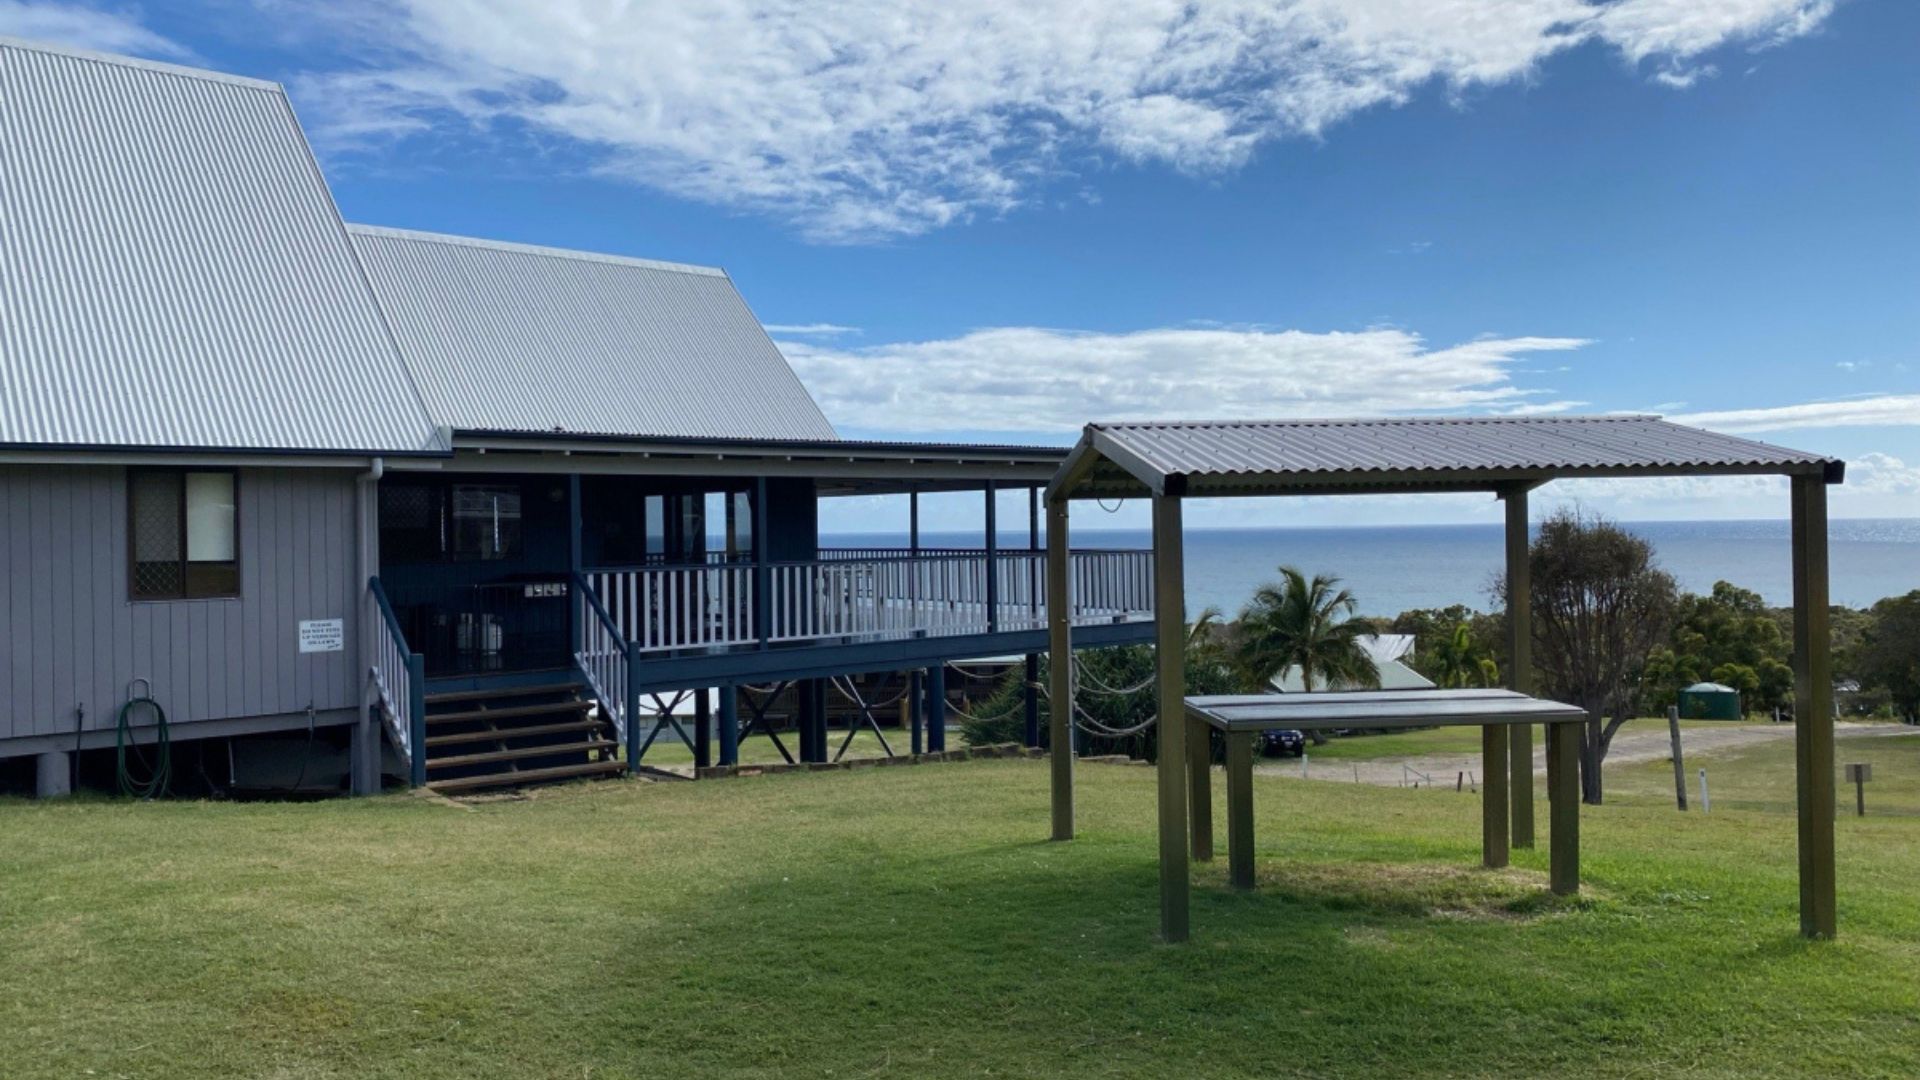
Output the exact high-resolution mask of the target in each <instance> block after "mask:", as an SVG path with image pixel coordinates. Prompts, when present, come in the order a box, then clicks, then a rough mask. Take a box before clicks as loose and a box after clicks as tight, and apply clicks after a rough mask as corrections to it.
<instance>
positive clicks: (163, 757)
mask: <svg viewBox="0 0 1920 1080" xmlns="http://www.w3.org/2000/svg"><path fill="white" fill-rule="evenodd" d="M137 681H139V680H137ZM142 705H145V706H146V707H148V708H150V709H152V710H153V727H154V740H153V749H154V757H153V760H152V761H151V762H149V761H148V760H147V756H146V755H145V754H143V753H141V751H140V747H139V745H138V744H137V743H135V742H134V741H133V711H134V710H135V709H137V708H139V707H140V706H142ZM113 743H114V771H115V773H116V774H117V775H118V779H119V781H120V794H122V795H125V796H128V797H130V798H135V799H152V798H155V797H157V796H161V795H165V794H166V793H167V785H168V784H169V783H170V782H172V780H173V738H172V736H171V735H170V734H169V733H168V731H167V710H165V709H163V708H161V707H160V703H159V702H157V701H155V700H153V695H152V694H151V693H146V694H137V695H132V696H130V697H128V698H127V703H126V704H125V705H122V706H120V718H119V722H118V723H117V724H116V725H115V728H114V737H113ZM129 747H132V749H133V759H134V761H133V763H134V766H135V767H136V768H137V769H138V770H139V771H140V772H141V773H143V774H145V775H144V778H142V777H136V776H135V775H134V769H130V768H128V767H127V749H128V748H129Z"/></svg>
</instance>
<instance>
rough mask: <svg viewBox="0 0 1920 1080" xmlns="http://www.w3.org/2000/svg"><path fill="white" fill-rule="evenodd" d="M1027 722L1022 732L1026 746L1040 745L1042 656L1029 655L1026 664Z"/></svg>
mask: <svg viewBox="0 0 1920 1080" xmlns="http://www.w3.org/2000/svg"><path fill="white" fill-rule="evenodd" d="M1026 676H1027V677H1026V700H1025V708H1026V718H1025V719H1026V722H1025V724H1024V725H1023V728H1024V729H1023V730H1022V732H1021V736H1022V739H1021V741H1022V742H1024V743H1025V744H1026V745H1028V746H1030V747H1032V746H1039V745H1040V654H1039V653H1028V654H1027V664H1026Z"/></svg>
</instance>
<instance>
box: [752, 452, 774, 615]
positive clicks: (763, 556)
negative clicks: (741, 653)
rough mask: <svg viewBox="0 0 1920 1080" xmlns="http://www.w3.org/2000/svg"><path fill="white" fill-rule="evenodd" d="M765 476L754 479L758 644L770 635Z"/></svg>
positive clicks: (755, 594) (754, 601)
mask: <svg viewBox="0 0 1920 1080" xmlns="http://www.w3.org/2000/svg"><path fill="white" fill-rule="evenodd" d="M767 518H768V514H767V478H766V477H764V476H756V477H754V478H753V632H754V635H755V636H756V637H757V638H759V639H760V647H761V648H763V649H764V648H766V647H767V639H768V638H769V637H770V636H771V635H772V634H773V572H772V571H771V570H770V569H768V567H767V529H768V521H767Z"/></svg>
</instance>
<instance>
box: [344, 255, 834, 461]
mask: <svg viewBox="0 0 1920 1080" xmlns="http://www.w3.org/2000/svg"><path fill="white" fill-rule="evenodd" d="M351 231H352V234H353V238H354V243H355V244H356V246H357V247H358V248H359V250H360V253H361V257H362V259H363V260H364V261H365V263H366V264H367V268H368V271H369V272H370V273H371V274H372V276H373V282H374V289H375V291H376V292H377V293H378V294H379V296H380V299H381V302H382V304H383V305H384V307H385V308H386V311H387V316H388V319H389V320H390V322H391V323H392V325H393V327H394V330H395V332H396V334H398V336H399V339H400V348H401V352H402V353H403V354H404V355H405V357H406V359H407V363H408V365H409V367H410V368H411V369H412V371H413V374H414V378H415V379H416V380H417V381H418V383H419V384H420V389H421V393H422V394H423V396H424V397H425V398H426V402H427V411H428V413H429V414H430V415H431V416H432V417H433V418H434V420H435V421H436V422H438V423H440V424H443V425H446V426H448V427H452V428H455V429H458V430H463V431H480V430H485V431H544V432H562V433H567V434H578V435H615V436H636V437H644V436H694V437H719V438H743V439H832V438H834V437H835V433H834V430H833V426H832V425H831V424H829V423H828V422H827V418H826V415H825V414H823V413H822V412H821V411H820V407H819V406H818V405H816V404H815V403H814V401H813V399H812V398H811V397H809V396H808V394H807V391H806V388H805V387H804V386H802V385H801V384H800V379H799V378H798V376H796V375H794V373H793V369H792V368H790V367H789V366H788V365H787V362H786V359H785V358H784V357H782V356H781V355H780V351H779V350H778V349H777V348H775V347H774V344H773V342H772V340H770V339H769V338H768V337H767V334H766V331H765V330H763V329H762V328H761V326H760V323H759V321H758V320H756V319H755V318H754V316H753V313H752V312H751V311H749V310H748V309H747V305H746V302H745V301H744V300H742V299H741V297H740V294H739V292H738V291H737V290H735V289H734V287H733V282H732V281H731V280H730V279H729V278H728V277H727V276H726V274H725V273H723V272H722V271H719V270H714V269H710V268H706V267H696V266H684V265H680V264H677V263H661V262H649V261H645V260H641V259H626V258H619V257H615V256H609V255H596V254H589V253H584V252H577V251H562V250H558V249H554V248H541V247H530V246H526V245H521V244H505V243H497V242H493V241H485V240H473V239H468V238H465V237H453V236H440V235H436V234H431V233H417V232H407V231H402V230H397V229H380V228H372V227H368V226H360V225H355V226H351Z"/></svg>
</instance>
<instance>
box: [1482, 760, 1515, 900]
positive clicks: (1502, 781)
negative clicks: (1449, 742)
mask: <svg viewBox="0 0 1920 1080" xmlns="http://www.w3.org/2000/svg"><path fill="white" fill-rule="evenodd" d="M1509 742H1510V740H1509V738H1508V736H1507V732H1506V729H1505V728H1504V726H1502V725H1500V724H1487V725H1486V726H1484V727H1482V728H1481V729H1480V753H1481V757H1483V758H1484V759H1485V763H1484V765H1483V766H1482V768H1483V769H1484V770H1485V771H1486V777H1487V779H1486V783H1485V784H1484V785H1483V786H1482V788H1481V791H1480V861H1481V863H1482V864H1483V865H1485V866H1486V867H1487V868H1488V869H1492V870H1497V869H1499V868H1500V867H1502V866H1505V865H1507V747H1508V743H1509Z"/></svg>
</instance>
